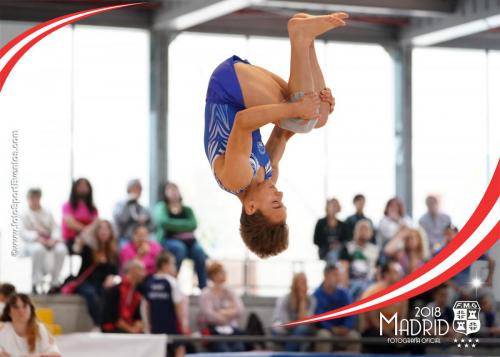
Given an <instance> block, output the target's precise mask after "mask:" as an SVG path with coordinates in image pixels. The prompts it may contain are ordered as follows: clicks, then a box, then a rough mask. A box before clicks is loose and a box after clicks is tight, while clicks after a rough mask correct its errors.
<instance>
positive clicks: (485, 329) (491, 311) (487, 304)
mask: <svg viewBox="0 0 500 357" xmlns="http://www.w3.org/2000/svg"><path fill="white" fill-rule="evenodd" d="M479 306H480V307H481V311H480V312H479V320H480V321H481V330H480V331H479V335H480V336H482V337H500V324H499V323H498V321H497V317H496V309H495V300H494V299H493V296H491V294H484V295H482V296H480V297H479Z"/></svg>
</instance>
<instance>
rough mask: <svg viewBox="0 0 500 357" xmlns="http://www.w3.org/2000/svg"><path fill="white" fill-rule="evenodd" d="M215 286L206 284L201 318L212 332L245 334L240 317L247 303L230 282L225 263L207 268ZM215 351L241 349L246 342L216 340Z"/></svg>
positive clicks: (212, 348)
mask: <svg viewBox="0 0 500 357" xmlns="http://www.w3.org/2000/svg"><path fill="white" fill-rule="evenodd" d="M207 274H208V278H209V279H210V280H211V281H212V283H213V284H212V285H211V286H207V287H205V288H204V289H203V290H202V292H201V296H200V322H201V324H202V325H203V326H206V329H207V330H208V333H209V334H210V335H224V336H232V335H241V334H243V332H242V330H241V329H240V323H239V319H240V317H241V316H242V315H243V311H244V310H243V303H242V302H241V299H240V298H239V297H238V296H236V294H235V293H234V292H233V291H231V290H230V289H229V288H228V287H227V286H226V285H225V283H226V272H225V270H224V267H223V266H222V264H220V263H217V262H214V263H212V264H210V265H209V266H208V268H207ZM209 349H210V351H211V352H241V351H244V350H245V346H244V345H243V343H242V342H214V343H210V344H209Z"/></svg>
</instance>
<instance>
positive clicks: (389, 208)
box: [377, 197, 412, 247]
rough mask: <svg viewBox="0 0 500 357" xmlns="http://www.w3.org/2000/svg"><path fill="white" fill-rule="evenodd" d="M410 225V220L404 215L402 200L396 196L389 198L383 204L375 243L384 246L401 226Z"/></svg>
mask: <svg viewBox="0 0 500 357" xmlns="http://www.w3.org/2000/svg"><path fill="white" fill-rule="evenodd" d="M411 226H412V222H411V219H410V217H408V216H406V215H405V207H404V205H403V202H402V201H401V200H400V199H399V198H397V197H394V198H391V199H390V200H389V201H387V204H386V205H385V209H384V217H383V218H382V220H381V221H380V223H379V226H378V237H377V244H378V245H379V246H380V247H384V246H385V245H386V243H387V242H388V241H390V240H391V239H393V238H394V237H395V236H396V234H398V232H399V231H400V230H401V229H402V228H405V227H411Z"/></svg>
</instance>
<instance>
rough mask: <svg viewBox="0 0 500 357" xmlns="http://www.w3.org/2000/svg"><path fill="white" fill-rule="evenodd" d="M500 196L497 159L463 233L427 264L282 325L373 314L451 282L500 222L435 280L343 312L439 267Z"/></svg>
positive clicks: (497, 234)
mask: <svg viewBox="0 0 500 357" xmlns="http://www.w3.org/2000/svg"><path fill="white" fill-rule="evenodd" d="M499 197H500V160H499V162H498V164H497V167H496V169H495V172H494V174H493V178H492V179H491V181H490V183H489V185H488V188H487V190H486V192H485V194H484V196H483V198H482V199H481V201H480V203H479V205H478V206H477V208H476V210H475V211H474V213H473V214H472V216H471V217H470V218H469V220H468V221H467V223H466V224H465V226H464V227H463V229H462V230H460V232H459V233H458V234H457V236H456V237H455V238H454V239H453V240H452V241H451V242H450V243H449V244H448V245H447V246H446V247H445V248H443V250H442V251H441V252H440V253H439V254H438V255H436V256H435V257H434V258H432V259H431V260H430V261H429V262H427V263H426V264H425V265H423V266H422V267H420V268H419V269H418V270H416V271H415V272H413V273H412V274H410V275H408V276H406V277H405V278H403V279H401V280H400V281H399V282H397V283H396V284H393V285H391V286H390V287H388V288H386V289H384V290H382V291H380V292H378V293H376V294H373V295H371V296H369V297H367V298H364V299H362V300H359V301H356V302H354V303H352V304H350V305H348V306H344V307H342V308H339V309H336V310H332V311H328V312H326V313H322V314H319V315H314V316H311V317H308V318H305V319H301V320H298V321H294V322H290V323H288V324H284V326H295V325H300V324H305V323H310V322H311V321H310V320H311V319H315V321H314V322H318V321H324V320H330V319H336V318H341V317H346V316H350V315H355V314H359V313H362V312H368V311H373V310H377V309H380V308H383V307H385V306H388V305H391V304H395V303H397V302H400V301H403V300H405V299H409V298H411V297H413V296H416V295H418V294H421V293H424V292H426V291H428V290H430V289H432V288H433V287H435V286H437V285H439V284H441V283H443V282H445V281H447V280H449V279H451V278H452V277H453V276H455V275H456V274H458V273H459V272H461V271H462V270H463V269H465V268H467V267H468V266H469V265H471V264H472V263H473V262H474V261H475V260H477V259H478V258H479V257H480V256H481V255H482V254H484V253H485V252H486V251H487V250H488V249H490V248H491V246H493V244H495V242H496V241H498V239H500V222H498V221H497V223H496V225H495V226H494V227H493V228H492V229H491V231H490V232H489V233H488V234H487V235H486V237H484V238H483V239H482V240H481V242H480V243H479V244H478V245H477V246H476V247H475V249H472V250H471V251H470V252H469V253H468V254H467V255H466V256H465V257H464V259H462V260H461V261H459V262H458V263H456V264H455V265H454V266H452V267H450V268H449V269H447V270H446V271H444V272H443V273H442V274H441V275H439V276H437V277H435V278H434V279H432V280H430V281H428V282H427V283H426V284H423V285H421V286H419V287H417V288H414V289H412V290H410V291H408V292H406V293H405V294H401V295H398V296H396V297H394V298H392V299H390V300H387V301H385V302H382V303H379V304H376V305H372V306H370V307H367V308H363V309H360V310H357V311H355V312H347V313H342V312H343V311H346V310H347V309H351V308H353V307H356V306H359V305H361V304H364V303H367V302H370V301H372V300H374V299H376V298H378V297H381V296H383V295H386V294H388V293H390V292H392V291H394V290H396V289H398V288H400V287H402V286H404V285H406V284H408V283H409V282H411V281H413V280H414V279H415V278H417V277H419V276H421V275H422V274H424V273H426V272H428V271H430V270H431V269H434V268H435V267H436V266H438V265H439V264H441V263H442V262H443V261H444V260H445V259H446V258H448V257H449V256H450V255H451V254H452V253H453V252H454V251H455V250H456V249H458V248H459V247H460V246H461V245H462V244H463V243H464V242H465V241H466V240H467V239H468V238H469V237H470V236H471V235H472V233H474V231H475V230H476V229H477V228H478V227H479V225H480V224H481V223H482V222H483V220H484V219H485V218H486V216H488V214H489V213H490V211H491V210H492V208H493V206H494V205H495V203H496V201H497V200H498V199H499ZM334 313H335V314H338V315H337V316H335V317H331V316H330V315H331V314H334Z"/></svg>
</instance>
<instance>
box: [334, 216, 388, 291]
mask: <svg viewBox="0 0 500 357" xmlns="http://www.w3.org/2000/svg"><path fill="white" fill-rule="evenodd" d="M372 237H373V229H372V224H371V222H370V221H369V220H367V219H362V220H359V221H358V222H357V223H356V226H355V227H354V236H353V240H352V241H351V242H347V244H346V245H345V247H344V249H343V250H342V251H341V253H340V264H341V266H342V267H343V272H344V274H345V275H346V279H342V280H343V281H344V286H348V287H349V290H350V292H351V295H352V297H353V300H357V299H358V297H359V296H360V295H361V293H362V292H363V291H365V290H366V288H367V287H368V286H369V285H370V284H371V283H372V281H373V279H374V278H375V272H376V268H375V266H376V264H377V259H378V256H379V248H378V247H377V246H376V245H375V244H373V243H371V242H370V240H371V238H372Z"/></svg>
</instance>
